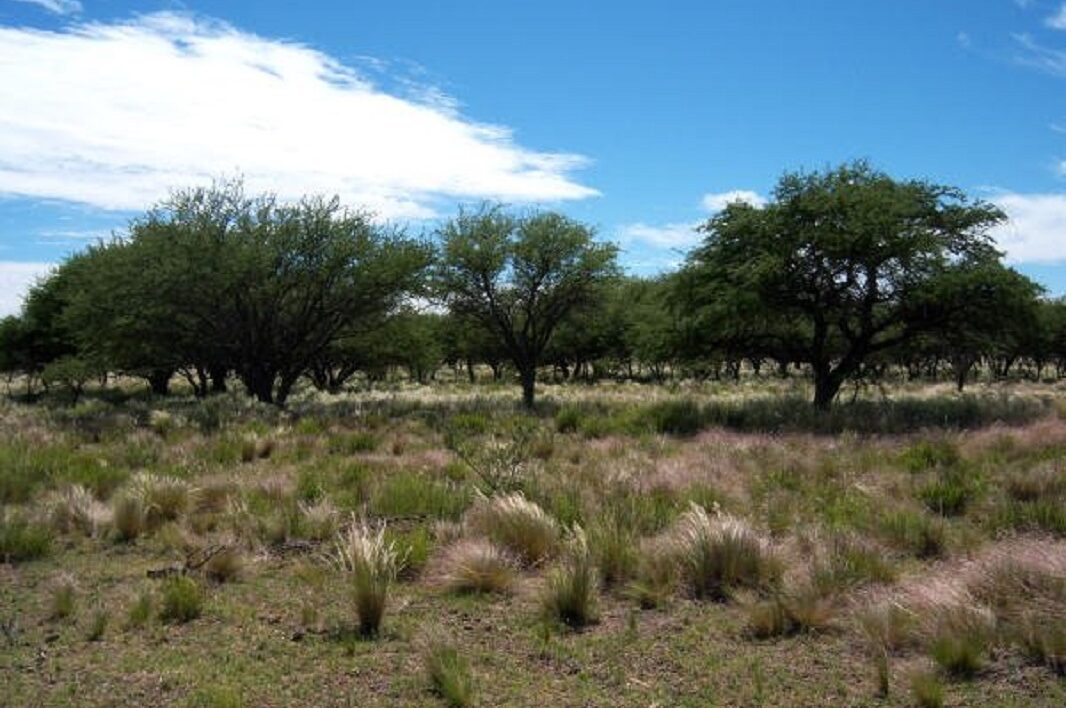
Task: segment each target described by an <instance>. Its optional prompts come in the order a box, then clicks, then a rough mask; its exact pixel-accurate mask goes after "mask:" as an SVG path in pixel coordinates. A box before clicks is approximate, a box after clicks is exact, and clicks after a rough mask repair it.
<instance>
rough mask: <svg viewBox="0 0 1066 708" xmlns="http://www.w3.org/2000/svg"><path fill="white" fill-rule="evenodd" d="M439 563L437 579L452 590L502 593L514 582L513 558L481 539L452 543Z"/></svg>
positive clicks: (508, 589)
mask: <svg viewBox="0 0 1066 708" xmlns="http://www.w3.org/2000/svg"><path fill="white" fill-rule="evenodd" d="M441 565H442V572H441V580H442V582H443V584H444V586H445V587H446V588H447V589H448V590H451V591H452V592H462V593H465V592H475V593H505V592H508V591H510V589H511V586H512V585H513V584H514V574H515V573H514V571H515V565H516V564H515V560H514V558H513V557H511V555H510V554H509V553H507V551H505V550H504V549H502V548H500V547H499V546H497V545H496V544H494V543H492V542H491V541H487V540H485V539H482V538H476V539H469V540H464V541H459V542H458V543H456V544H454V545H453V546H451V547H450V548H448V550H447V551H446V552H445V555H444V558H443V561H442V564H441Z"/></svg>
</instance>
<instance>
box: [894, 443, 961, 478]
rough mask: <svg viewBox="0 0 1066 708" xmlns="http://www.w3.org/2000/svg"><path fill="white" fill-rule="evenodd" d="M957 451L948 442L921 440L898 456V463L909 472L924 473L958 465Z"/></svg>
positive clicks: (959, 458)
mask: <svg viewBox="0 0 1066 708" xmlns="http://www.w3.org/2000/svg"><path fill="white" fill-rule="evenodd" d="M960 460H961V457H960V456H959V449H958V448H957V447H956V446H955V445H954V444H953V443H951V442H950V441H948V440H922V441H919V442H917V443H915V444H914V445H911V446H910V447H908V448H907V449H906V450H904V451H903V453H902V454H901V455H900V463H901V464H902V465H903V467H904V468H906V469H907V470H909V471H910V472H924V471H925V470H931V469H935V468H937V467H953V466H955V465H957V464H958V463H959V461H960Z"/></svg>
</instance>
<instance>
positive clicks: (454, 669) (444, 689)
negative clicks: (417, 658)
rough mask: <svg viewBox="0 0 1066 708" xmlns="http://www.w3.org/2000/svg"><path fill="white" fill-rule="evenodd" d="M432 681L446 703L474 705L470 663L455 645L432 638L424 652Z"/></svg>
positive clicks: (463, 706)
mask: <svg viewBox="0 0 1066 708" xmlns="http://www.w3.org/2000/svg"><path fill="white" fill-rule="evenodd" d="M423 662H424V663H425V666H426V673H428V674H429V680H430V683H431V684H432V686H433V690H434V691H436V692H437V693H438V694H439V695H440V697H441V698H443V699H444V701H445V703H447V704H448V705H449V706H453V708H467V706H472V705H474V693H475V691H474V677H473V674H472V673H471V672H470V664H469V663H468V662H467V660H466V658H464V657H463V655H462V654H460V653H459V650H458V649H456V648H455V646H454V645H452V644H450V643H448V642H444V641H442V640H439V639H433V640H430V642H429V646H428V647H427V648H426V650H425V652H424V654H423Z"/></svg>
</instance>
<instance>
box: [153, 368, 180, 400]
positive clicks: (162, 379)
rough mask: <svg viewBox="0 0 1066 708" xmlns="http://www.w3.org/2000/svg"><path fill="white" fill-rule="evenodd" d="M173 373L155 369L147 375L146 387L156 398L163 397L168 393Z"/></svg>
mask: <svg viewBox="0 0 1066 708" xmlns="http://www.w3.org/2000/svg"><path fill="white" fill-rule="evenodd" d="M173 375H174V372H173V371H171V370H170V369H156V370H154V371H150V372H149V373H148V376H147V378H148V387H149V388H150V389H151V391H152V393H153V394H155V395H156V396H165V395H167V394H168V393H170V377H171V376H173Z"/></svg>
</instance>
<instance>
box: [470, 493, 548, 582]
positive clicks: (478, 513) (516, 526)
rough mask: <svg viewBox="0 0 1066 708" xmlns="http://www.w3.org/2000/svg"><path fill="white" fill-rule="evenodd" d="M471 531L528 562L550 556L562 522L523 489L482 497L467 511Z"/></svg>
mask: <svg viewBox="0 0 1066 708" xmlns="http://www.w3.org/2000/svg"><path fill="white" fill-rule="evenodd" d="M464 524H465V525H466V527H467V529H468V530H469V531H470V533H472V534H474V535H479V536H484V537H485V538H488V539H491V540H492V541H493V542H494V543H497V544H499V545H501V546H503V547H504V548H506V549H507V550H509V551H511V552H512V553H514V554H515V555H516V556H517V557H518V558H519V560H521V562H522V563H523V564H525V565H527V566H535V565H538V564H540V563H542V562H543V561H544V560H546V559H547V558H549V557H550V556H551V555H552V554H553V553H554V552H555V549H556V546H557V544H558V542H559V525H558V523H556V521H555V519H553V518H552V517H551V516H549V515H548V513H547V512H545V511H544V510H543V509H542V508H541V507H540V506H539V505H537V504H536V503H535V502H531V501H529V500H528V499H526V498H525V496H523V495H522V493H521V492H516V493H514V494H507V495H503V496H493V497H484V496H481V497H479V498H478V499H477V500H476V501H475V502H474V505H473V506H472V507H471V508H470V510H469V511H468V512H467V513H466V516H465V518H464Z"/></svg>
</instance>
